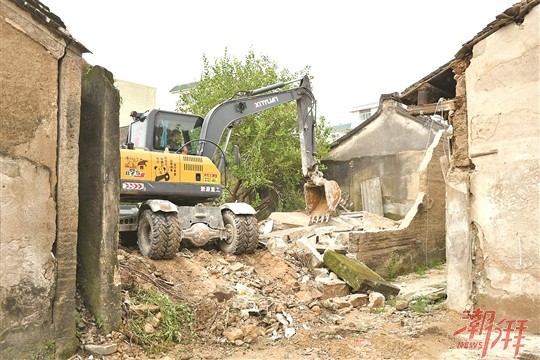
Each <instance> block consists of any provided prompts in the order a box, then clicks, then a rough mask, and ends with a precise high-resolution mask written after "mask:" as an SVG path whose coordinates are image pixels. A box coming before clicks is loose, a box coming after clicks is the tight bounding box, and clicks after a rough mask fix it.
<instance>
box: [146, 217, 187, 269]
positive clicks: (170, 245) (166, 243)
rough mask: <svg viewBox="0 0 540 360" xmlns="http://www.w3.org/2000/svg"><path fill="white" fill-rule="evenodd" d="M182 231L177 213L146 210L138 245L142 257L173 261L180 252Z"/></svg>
mask: <svg viewBox="0 0 540 360" xmlns="http://www.w3.org/2000/svg"><path fill="white" fill-rule="evenodd" d="M181 237H182V229H181V228H180V222H179V221H178V215H177V214H176V213H166V212H153V211H152V210H145V211H144V212H143V213H142V215H141V218H140V220H139V228H138V231H137V243H138V245H139V251H140V252H141V254H142V255H144V256H147V257H149V258H150V259H154V260H161V259H172V258H174V256H175V254H176V253H177V252H178V251H179V250H180V240H181Z"/></svg>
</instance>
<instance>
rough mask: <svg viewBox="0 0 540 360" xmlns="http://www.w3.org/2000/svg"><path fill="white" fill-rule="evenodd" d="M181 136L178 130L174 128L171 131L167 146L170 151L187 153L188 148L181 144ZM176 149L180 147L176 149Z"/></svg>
mask: <svg viewBox="0 0 540 360" xmlns="http://www.w3.org/2000/svg"><path fill="white" fill-rule="evenodd" d="M182 141H183V137H182V133H181V132H180V130H177V129H174V130H173V131H172V133H171V137H170V139H169V144H168V147H169V149H170V150H171V151H177V152H179V153H181V154H183V155H186V154H187V153H188V149H187V148H186V147H185V146H183V145H182ZM178 149H181V150H180V151H178Z"/></svg>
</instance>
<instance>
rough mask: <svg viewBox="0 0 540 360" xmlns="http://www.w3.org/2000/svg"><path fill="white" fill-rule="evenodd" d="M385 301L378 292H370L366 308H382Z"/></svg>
mask: <svg viewBox="0 0 540 360" xmlns="http://www.w3.org/2000/svg"><path fill="white" fill-rule="evenodd" d="M385 301H386V299H385V298H384V295H383V294H381V293H378V292H375V291H373V292H370V293H369V303H368V307H370V308H372V307H382V306H384V302H385Z"/></svg>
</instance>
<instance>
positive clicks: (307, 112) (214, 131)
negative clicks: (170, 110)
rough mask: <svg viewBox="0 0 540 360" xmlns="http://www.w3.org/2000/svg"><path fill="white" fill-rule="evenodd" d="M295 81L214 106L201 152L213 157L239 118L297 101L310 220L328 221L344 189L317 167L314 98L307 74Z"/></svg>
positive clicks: (199, 151) (208, 119)
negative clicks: (223, 138) (291, 84)
mask: <svg viewBox="0 0 540 360" xmlns="http://www.w3.org/2000/svg"><path fill="white" fill-rule="evenodd" d="M296 81H300V85H299V86H298V87H296V88H293V89H290V90H281V91H274V92H271V91H272V90H276V89H279V88H281V87H283V86H285V85H287V84H289V83H291V82H294V81H291V82H288V83H283V82H281V83H278V84H274V85H270V86H265V87H263V88H260V89H257V90H253V91H250V92H248V93H247V95H246V96H243V97H240V98H237V99H233V100H229V101H226V102H223V103H221V104H219V105H217V106H216V107H214V108H213V109H212V110H211V111H210V112H209V113H208V114H207V115H206V117H205V119H204V122H203V125H202V129H201V136H200V138H201V139H202V141H201V143H200V145H199V148H198V155H202V156H206V157H208V158H210V159H213V158H214V156H215V153H216V150H217V148H218V146H219V145H218V144H219V142H220V140H221V137H222V136H223V133H224V132H225V130H226V129H227V128H232V127H234V125H235V124H236V123H237V122H238V121H239V120H240V119H242V118H244V117H246V116H249V115H252V114H256V113H259V112H261V111H264V110H267V109H269V108H273V107H276V106H279V105H281V104H284V103H287V102H290V101H296V104H297V113H298V130H299V134H300V150H301V156H302V175H303V176H304V179H305V180H306V183H305V185H304V195H305V200H306V211H307V213H308V214H309V215H310V218H311V222H321V221H327V220H328V219H329V217H330V214H331V213H333V212H334V211H335V210H336V208H337V206H338V204H339V201H340V199H341V189H340V188H339V185H338V184H337V182H335V181H333V180H326V179H325V178H324V176H323V174H322V173H321V172H320V171H319V170H318V168H317V166H318V160H317V158H316V147H315V141H316V139H315V125H316V121H315V109H314V105H315V99H314V97H313V94H312V92H311V85H310V81H309V77H308V76H304V77H303V78H302V79H299V80H296ZM225 146H226V145H225ZM220 170H221V169H220Z"/></svg>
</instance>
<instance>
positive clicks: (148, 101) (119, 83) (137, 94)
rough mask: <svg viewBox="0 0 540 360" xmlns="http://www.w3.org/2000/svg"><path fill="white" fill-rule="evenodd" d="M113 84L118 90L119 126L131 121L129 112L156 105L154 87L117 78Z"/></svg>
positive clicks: (151, 107) (152, 107)
mask: <svg viewBox="0 0 540 360" xmlns="http://www.w3.org/2000/svg"><path fill="white" fill-rule="evenodd" d="M114 84H115V86H116V88H117V89H118V91H119V92H120V99H121V103H120V126H121V127H122V126H127V125H129V124H130V123H131V117H130V116H129V114H130V113H131V112H132V111H133V110H135V111H137V112H144V111H146V110H150V109H154V108H155V107H156V88H155V87H152V86H148V85H141V84H136V83H132V82H129V81H124V80H118V79H116V80H115V81H114Z"/></svg>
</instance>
